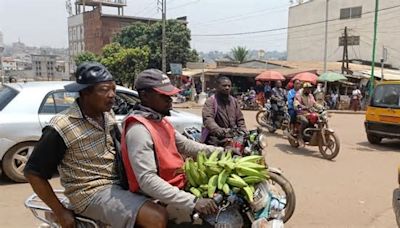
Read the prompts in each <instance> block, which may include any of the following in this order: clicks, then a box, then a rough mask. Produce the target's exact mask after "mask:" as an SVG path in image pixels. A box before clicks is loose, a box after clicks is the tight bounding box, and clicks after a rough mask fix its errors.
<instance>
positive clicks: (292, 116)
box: [287, 79, 301, 131]
mask: <svg viewBox="0 0 400 228" xmlns="http://www.w3.org/2000/svg"><path fill="white" fill-rule="evenodd" d="M300 89H301V81H300V80H298V79H296V80H294V82H293V89H291V90H289V93H288V96H287V99H288V112H289V115H290V127H289V129H291V130H292V131H293V129H294V125H295V123H296V118H297V114H296V110H295V108H294V100H295V97H296V94H297V92H298V91H299V90H300Z"/></svg>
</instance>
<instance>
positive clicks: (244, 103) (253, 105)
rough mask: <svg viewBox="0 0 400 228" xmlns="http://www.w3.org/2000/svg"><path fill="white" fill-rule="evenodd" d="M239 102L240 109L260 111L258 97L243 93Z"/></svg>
mask: <svg viewBox="0 0 400 228" xmlns="http://www.w3.org/2000/svg"><path fill="white" fill-rule="evenodd" d="M238 101H239V106H240V109H244V110H257V109H259V104H258V103H257V100H256V95H255V94H254V95H253V94H250V93H243V94H242V95H241V96H240V99H238Z"/></svg>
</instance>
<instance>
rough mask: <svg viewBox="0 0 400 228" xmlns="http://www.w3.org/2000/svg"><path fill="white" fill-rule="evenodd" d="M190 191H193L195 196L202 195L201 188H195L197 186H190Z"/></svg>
mask: <svg viewBox="0 0 400 228" xmlns="http://www.w3.org/2000/svg"><path fill="white" fill-rule="evenodd" d="M190 192H191V193H193V195H194V196H196V197H198V198H200V197H201V192H200V190H199V189H197V188H195V187H191V188H190Z"/></svg>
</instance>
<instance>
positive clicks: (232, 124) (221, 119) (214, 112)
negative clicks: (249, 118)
mask: <svg viewBox="0 0 400 228" xmlns="http://www.w3.org/2000/svg"><path fill="white" fill-rule="evenodd" d="M231 87H232V83H231V80H230V79H229V78H227V77H224V76H223V77H220V78H218V79H217V93H216V94H215V95H214V96H211V97H210V98H208V99H207V101H206V103H205V104H204V107H203V111H202V116H203V125H204V127H203V129H202V133H201V134H202V139H201V141H202V142H205V143H206V144H209V145H217V146H223V145H224V144H225V142H226V135H227V134H229V133H230V132H231V130H232V129H235V128H239V129H241V130H243V131H245V132H247V129H246V124H245V121H244V117H243V113H242V111H241V110H240V106H239V104H238V101H237V100H236V99H235V98H234V97H232V96H231V95H230V93H231Z"/></svg>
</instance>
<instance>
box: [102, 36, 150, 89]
mask: <svg viewBox="0 0 400 228" xmlns="http://www.w3.org/2000/svg"><path fill="white" fill-rule="evenodd" d="M102 51H103V55H102V58H101V60H100V62H101V63H102V64H103V65H104V66H106V67H107V69H108V70H109V71H110V72H111V74H112V75H113V76H114V77H115V78H116V79H119V80H120V81H121V82H122V83H123V84H126V85H128V86H129V87H132V86H133V84H134V81H135V77H136V75H138V74H139V73H140V72H141V71H143V70H145V69H146V67H147V64H148V61H149V48H148V47H144V48H123V47H122V46H121V45H120V44H118V43H111V44H108V45H106V46H105V47H104V48H103V50H102Z"/></svg>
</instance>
